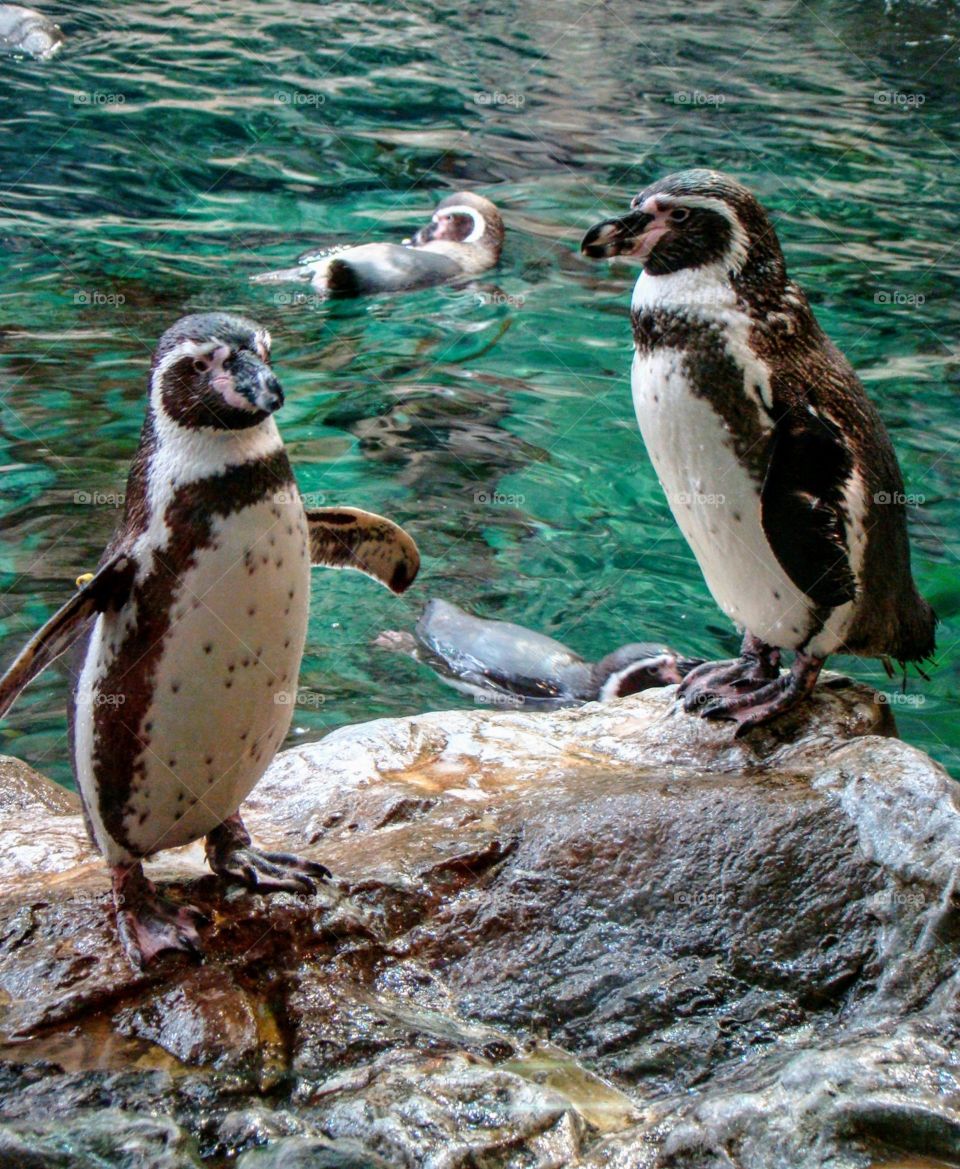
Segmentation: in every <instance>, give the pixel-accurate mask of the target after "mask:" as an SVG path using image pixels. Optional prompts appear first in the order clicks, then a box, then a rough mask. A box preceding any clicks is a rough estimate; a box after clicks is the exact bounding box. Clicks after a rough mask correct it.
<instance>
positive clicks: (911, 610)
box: [891, 595, 939, 663]
mask: <svg viewBox="0 0 960 1169" xmlns="http://www.w3.org/2000/svg"><path fill="white" fill-rule="evenodd" d="M938 624H939V618H938V617H937V615H936V613H935V612H934V611H933V609H932V608H931V606H930V605H929V604H928V603H927V602H926V601H925V600H924V599H923V597H921V596H919V595H918V596H917V598H916V601H915V602H913V603H912V604H910V605H909V606H908V608H907V611H906V613H905V614H904V616H902V617H901V619H900V630H899V633H900V639H899V644H898V645H897V648H896V650H895V651H893V653H892V655H891V656H892V657H894V658H896V660H897V661H898V662H901V663H903V662H926V661H931V660H932V659H933V655H934V652H935V650H936V647H937V643H936V628H937V625H938Z"/></svg>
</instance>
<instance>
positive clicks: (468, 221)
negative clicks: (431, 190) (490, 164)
mask: <svg viewBox="0 0 960 1169" xmlns="http://www.w3.org/2000/svg"><path fill="white" fill-rule="evenodd" d="M440 241H444V242H446V243H453V244H475V245H478V246H479V247H482V248H483V249H485V250H487V251H489V252H490V253H492V262H494V263H495V262H496V261H497V260H498V259H499V258H500V250H501V249H502V247H503V220H502V219H501V218H500V212H499V211H498V210H497V209H496V207H494V205H493V204H492V203H491V202H490V200H489V199H484V197H483V196H482V195H474V194H473V192H472V191H458V192H457V193H456V194H455V195H448V196H447V197H446V199H444V200H442V201H441V202H440V203H439V204H438V206H437V209H436V211H434V213H433V218H432V219H431V220H430V222H429V223H428V224H427V225H426V227H421V228H420V230H419V231H418V232H417V233H416V235H414V237H413V238H412V239H411V241H410V244H411V246H412V247H415V248H422V247H425V246H426V245H427V244H431V243H437V242H440Z"/></svg>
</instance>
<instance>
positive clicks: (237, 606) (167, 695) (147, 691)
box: [0, 313, 418, 964]
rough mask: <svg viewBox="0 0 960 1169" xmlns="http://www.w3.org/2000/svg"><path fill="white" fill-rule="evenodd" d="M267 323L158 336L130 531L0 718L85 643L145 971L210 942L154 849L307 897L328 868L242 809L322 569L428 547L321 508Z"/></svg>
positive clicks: (382, 567) (126, 905)
mask: <svg viewBox="0 0 960 1169" xmlns="http://www.w3.org/2000/svg"><path fill="white" fill-rule="evenodd" d="M269 347H270V338H269V335H268V334H267V333H266V331H265V330H263V329H260V328H258V327H257V326H256V325H254V324H253V323H252V322H249V321H246V320H244V319H243V318H240V317H232V316H228V315H226V314H222V313H210V314H201V315H196V316H192V317H186V318H184V319H182V320H181V321H179V322H177V324H176V325H174V326H173V328H171V329H169V330H168V331H167V332H166V333H165V334H164V336H163V338H162V339H161V341H160V343H159V346H158V348H157V351H156V354H155V357H154V362H153V368H152V372H151V379H150V401H149V406H148V410H147V416H146V420H145V422H144V426H143V431H142V433H141V439H140V445H139V447H138V450H137V453H136V455H135V457H134V460H133V464H132V466H131V470H130V475H129V479H128V484H127V495H126V504H125V511H124V515H123V518H122V520H121V523H120V526H119V528H118V530H117V532H116V534H115V536H114V538H113V540H112V541H111V543H110V545H109V547H108V548H107V550H106V552H105V553H104V556H103V559H102V560H101V563H100V566H99V567H98V570H97V573H96V574H95V575H94V577H93V579H92V580H91V581H89V583H87V584H85V585H84V586H83V587H82V588H81V589H80V591H79V592H78V593H77V594H75V596H74V597H73V598H72V599H71V600H70V601H69V602H68V603H67V604H66V605H65V606H64V607H63V608H62V609H61V610H60V611H59V613H57V614H56V615H55V616H54V617H53V618H51V620H50V621H49V622H48V623H47V625H46V626H44V628H43V629H42V630H41V631H40V632H39V633H38V634H37V635H36V637H35V638H34V639H33V640H32V641H31V642H30V644H29V645H28V646H27V648H26V649H25V650H24V651H23V652H22V653H21V655H20V656H19V657H18V659H17V661H16V662H15V663H14V664H13V666H12V667H11V668H10V670H9V671H8V672H7V674H6V675H5V676H4V677H3V678H2V679H0V714H2V713H3V712H4V711H5V710H6V709H7V708H8V707H9V705H10V704H11V702H12V701H13V700H14V698H15V697H16V695H17V694H18V693H19V692H20V690H22V689H23V687H24V686H25V685H26V684H27V683H28V682H29V681H30V679H31V678H32V677H34V676H35V675H36V674H37V673H39V672H40V670H42V669H43V668H44V667H45V666H46V665H47V664H49V662H50V661H52V660H54V658H56V657H57V656H59V655H60V654H61V653H62V652H64V650H66V649H67V648H69V647H70V646H71V645H72V644H74V643H76V644H78V646H79V655H78V656H79V664H78V672H77V675H76V683H75V687H74V691H73V695H72V699H71V709H70V716H71V717H70V722H71V741H72V751H73V764H74V771H75V774H76V779H77V787H78V789H79V792H80V794H81V797H82V800H83V804H84V810H85V814H86V819H87V823H88V826H89V828H90V832H91V835H92V837H93V840H94V842H95V844H96V845H97V847H98V848H99V849H100V851H101V852H102V853H103V855H104V858H105V859H106V861H107V863H108V865H109V866H110V867H111V871H112V873H113V879H114V891H115V895H116V901H117V919H118V926H119V929H120V934H121V938H122V940H123V942H124V945H125V948H126V950H127V952H128V954H129V955H130V957H131V959H132V960H133V961H134V962H135V963H137V964H143V963H145V962H147V961H149V960H150V959H151V958H152V957H153V956H154V955H155V954H156V953H158V952H160V951H161V950H165V949H194V948H196V945H197V942H198V935H197V933H196V923H195V920H194V915H193V913H192V911H191V910H190V908H189V907H180V908H177V907H174V906H171V905H170V903H168V902H165V901H164V900H163V898H161V897H159V895H158V894H157V893H156V891H155V890H154V889H153V888H152V886H150V884H149V883H148V882H147V881H146V879H145V877H144V876H143V872H142V868H141V865H140V861H141V860H142V859H143V858H145V857H149V856H151V855H153V854H154V853H156V852H158V851H160V850H162V849H165V848H173V847H176V846H178V845H182V844H186V843H188V842H190V841H192V840H196V839H199V838H201V837H206V841H207V857H208V859H209V861H210V864H211V867H212V868H213V869H214V871H215V872H217V873H219V874H221V875H222V876H224V877H228V878H232V879H237V880H241V881H243V882H244V883H246V884H247V885H249V886H251V887H257V888H260V889H265V890H270V889H300V890H309V889H311V888H313V887H314V884H315V881H316V880H317V879H319V878H322V877H323V876H324V875H326V870H325V869H324V868H323V866H322V865H317V864H315V863H314V862H310V861H302V860H299V859H298V858H296V857H291V856H287V855H286V854H273V853H261V852H258V851H257V850H255V849H254V848H252V846H251V845H250V838H249V836H248V835H247V833H246V831H245V829H244V827H243V824H242V821H241V819H240V816H239V814H238V809H239V806H240V804H241V803H242V801H243V800H244V799H245V798H246V796H247V795H248V794H249V792H250V791H251V790H252V788H253V786H254V785H255V784H256V782H257V780H258V779H259V778H260V776H261V775H262V774H263V772H264V771H265V770H266V768H267V766H268V765H269V763H270V761H271V760H272V758H273V756H274V754H275V753H276V751H277V749H278V748H279V746H280V745H281V743H282V741H283V738H284V736H285V734H286V732H287V729H288V728H289V725H290V721H291V717H292V712H293V709H294V702H295V698H296V686H297V677H298V673H299V668H300V660H301V657H302V654H303V648H304V641H305V638H306V629H307V616H308V607H309V589H310V566H311V563H316V564H327V565H330V566H332V567H352V568H357V569H359V570H360V571H363V572H366V573H367V574H368V575H371V576H374V577H375V578H376V579H378V580H380V581H381V582H382V583H385V584H387V585H389V587H391V588H393V589H395V590H396V591H402V590H403V589H404V588H406V587H407V585H409V584H410V583H411V581H412V580H413V578H414V576H415V575H416V571H417V565H418V558H417V554H416V548H415V545H414V544H413V542H412V541H411V540H410V538H409V537H408V536H406V534H405V533H403V532H402V531H401V530H400V529H398V528H397V527H396V526H395V525H393V524H391V523H390V521H388V520H385V519H383V518H382V517H379V516H373V515H371V514H370V513H366V512H359V511H356V510H355V509H350V508H330V509H319V510H317V511H307V510H305V509H304V507H303V503H302V501H301V498H300V495H299V492H298V490H297V487H296V484H295V481H294V478H293V473H292V470H291V468H290V464H289V461H288V459H287V455H286V452H285V451H284V448H283V442H282V439H281V437H280V434H279V431H278V430H277V427H276V423H275V421H274V419H273V417H272V415H273V413H274V411H275V410H276V409H278V408H279V407H280V406H281V405H282V403H283V392H282V390H281V388H280V384H279V382H278V381H277V379H276V377H275V376H274V374H273V372H272V370H271V368H270V365H269Z"/></svg>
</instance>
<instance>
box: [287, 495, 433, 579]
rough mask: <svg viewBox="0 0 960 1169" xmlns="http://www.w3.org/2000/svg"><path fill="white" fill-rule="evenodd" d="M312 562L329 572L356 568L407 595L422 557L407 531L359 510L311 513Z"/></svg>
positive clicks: (322, 509) (328, 510) (309, 524)
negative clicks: (335, 569)
mask: <svg viewBox="0 0 960 1169" xmlns="http://www.w3.org/2000/svg"><path fill="white" fill-rule="evenodd" d="M307 525H308V528H309V531H310V561H311V563H312V564H319V565H323V566H324V567H326V568H354V569H356V570H357V571H358V572H362V573H365V574H366V575H367V576H372V577H373V579H374V580H378V581H379V582H380V583H381V584H382V585H386V586H387V588H388V589H391V590H392V591H393V592H395V593H402V592H405V591H406V590H407V589H408V588H409V587H410V585H412V584H413V582H414V579H415V578H416V575H417V572H418V571H419V569H420V553H419V552H418V551H417V546H416V544H415V543H414V542H413V539H412V538H411V537H410V536H408V535H407V533H406V532H405V531H404V530H403V528H401V527H398V526H397V524H395V523H394V522H393V521H392V520H388V519H386V518H385V517H384V516H382V515H374V513H373V512H370V511H361V510H360V508H357V507H319V508H314V509H311V510H308V511H307Z"/></svg>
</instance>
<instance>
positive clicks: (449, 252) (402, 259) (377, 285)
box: [252, 191, 503, 296]
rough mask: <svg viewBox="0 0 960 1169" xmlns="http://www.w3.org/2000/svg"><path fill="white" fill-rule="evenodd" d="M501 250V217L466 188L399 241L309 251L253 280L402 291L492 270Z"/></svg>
mask: <svg viewBox="0 0 960 1169" xmlns="http://www.w3.org/2000/svg"><path fill="white" fill-rule="evenodd" d="M502 248H503V220H502V219H501V218H500V213H499V211H497V209H496V207H494V205H493V204H492V203H491V202H490V200H489V199H484V198H483V197H482V196H481V195H474V194H472V192H470V191H459V192H457V194H455V195H448V196H447V197H446V198H445V199H444V200H443V201H442V202H441V203H440V204H439V205H438V207H437V209H436V211H434V213H433V218H432V219H431V220H430V222H429V223H428V224H427V225H426V226H425V227H421V228H420V230H419V231H418V232H417V233H416V234H415V235H414V236H413V238H412V239H409V240H405V241H404V242H403V243H402V244H388V243H369V244H357V245H356V246H354V247H346V248H342V249H338V250H335V251H330V250H328V251H325V252H312V253H311V252H308V253H306V254H305V255H303V256H301V257H300V259H299V260H298V262H297V267H296V268H285V269H282V270H280V271H277V272H265V273H263V274H262V275H260V276H254V277H253V278H252V279H253V281H254V283H255V284H276V283H289V282H301V283H306V282H307V281H309V282H310V284H311V285H312V287H313V288H314V290H315V291H317V292H320V293H324V294H327V295H337V296H363V295H367V294H369V293H374V292H404V291H407V290H410V289H414V288H427V287H429V286H430V285H433V284H445V283H446V282H447V281H450V280H456V279H458V278H460V277H464V276H476V275H478V274H479V273H481V272H486V271H487V270H488V269H489V268H493V267H494V266H495V265H496V264H497V262H498V261H499V259H500V251H501V249H502Z"/></svg>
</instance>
